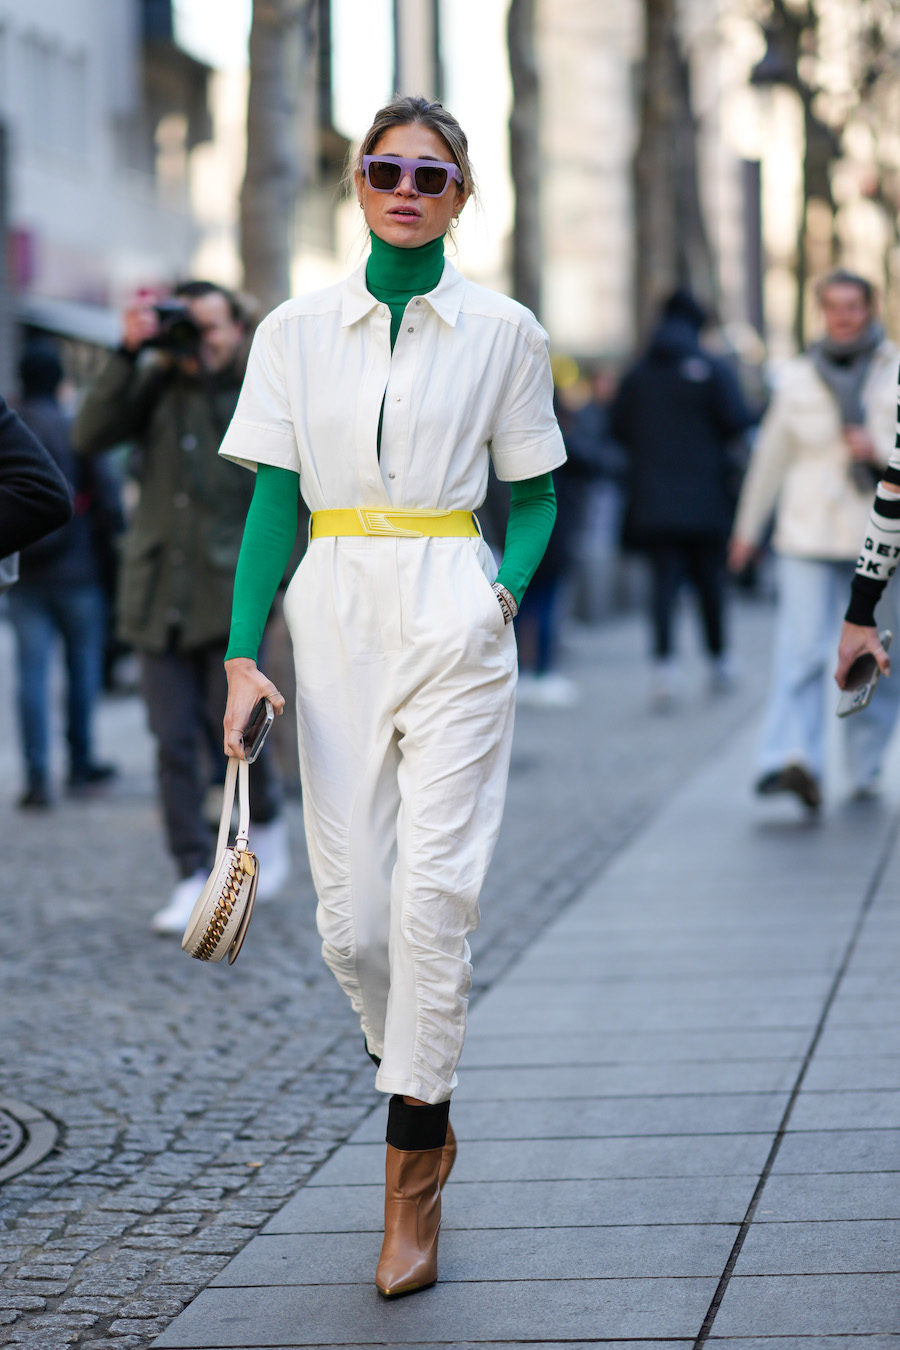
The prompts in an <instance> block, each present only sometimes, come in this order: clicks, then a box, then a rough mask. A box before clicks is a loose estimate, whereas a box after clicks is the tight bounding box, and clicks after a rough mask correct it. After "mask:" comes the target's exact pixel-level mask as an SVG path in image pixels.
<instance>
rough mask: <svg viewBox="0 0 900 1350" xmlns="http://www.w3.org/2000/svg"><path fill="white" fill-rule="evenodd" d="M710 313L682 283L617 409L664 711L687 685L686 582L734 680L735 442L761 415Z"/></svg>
mask: <svg viewBox="0 0 900 1350" xmlns="http://www.w3.org/2000/svg"><path fill="white" fill-rule="evenodd" d="M706 321H707V316H706V312H705V310H704V309H703V308H702V306H701V305H700V304H699V303H698V302H697V301H696V300H695V299H694V297H693V296H692V295H690V294H689V293H688V292H687V291H683V290H678V291H675V292H674V294H673V295H671V296H670V298H669V299H668V301H667V302H666V304H665V305H664V307H663V311H662V317H661V320H660V322H659V324H658V326H657V328H656V329H655V331H654V333H653V335H652V337H651V339H650V344H649V347H648V350H647V352H646V355H645V356H643V357H642V358H641V359H640V360H639V361H638V362H637V364H636V365H635V366H634V367H633V368H632V369H631V370H630V371H629V372H628V373H627V374H626V375H625V377H624V378H623V380H622V383H621V386H620V388H619V392H618V394H617V395H616V398H615V401H614V403H613V406H612V412H611V424H612V431H613V435H614V436H615V438H616V440H618V441H620V442H621V443H622V445H624V447H625V449H626V450H627V452H628V455H629V473H628V507H627V515H626V522H625V529H626V536H627V541H628V542H629V543H630V544H631V545H632V547H634V548H636V549H637V550H638V551H640V552H642V553H644V554H645V556H646V557H647V559H648V561H649V564H650V570H651V611H650V613H651V623H652V635H653V656H654V681H653V690H652V700H653V705H654V707H656V708H657V709H659V710H663V709H666V708H668V707H670V706H671V705H672V703H673V702H674V700H675V697H676V695H677V691H678V667H677V661H676V656H675V638H674V614H675V605H676V601H677V599H678V595H679V592H680V591H681V589H682V586H683V585H684V583H685V582H688V583H689V584H690V585H691V587H692V588H693V590H694V592H695V594H696V597H697V600H698V602H699V606H700V614H701V617H702V621H703V633H704V638H705V642H706V650H707V653H708V656H709V662H710V684H711V687H712V689H713V690H718V691H725V690H727V689H729V688H730V687H731V685H732V683H733V679H734V670H733V666H732V662H731V657H730V654H729V651H728V632H727V627H726V622H725V581H726V566H725V548H726V541H727V539H728V534H729V531H730V529H731V522H732V517H733V512H734V497H733V494H732V491H731V490H730V484H731V462H732V461H731V447H732V443H733V441H734V439H735V438H736V437H738V436H740V434H741V433H742V432H744V431H746V430H747V428H748V427H750V426H751V425H752V423H753V420H754V419H753V416H752V414H751V412H750V409H749V408H748V407H747V404H746V402H745V400H744V397H743V394H742V393H741V389H740V386H739V384H738V381H737V379H736V378H735V376H734V374H733V373H732V372H731V370H730V369H729V367H728V365H727V364H726V363H725V362H724V361H723V360H722V359H720V358H718V357H714V356H712V355H710V353H709V352H707V351H705V350H704V348H703V347H702V345H701V342H700V334H701V331H702V329H703V327H704V326H705V324H706Z"/></svg>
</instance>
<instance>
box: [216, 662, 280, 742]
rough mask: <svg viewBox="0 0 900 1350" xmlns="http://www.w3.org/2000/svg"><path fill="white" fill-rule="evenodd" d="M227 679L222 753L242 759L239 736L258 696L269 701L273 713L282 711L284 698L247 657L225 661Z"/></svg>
mask: <svg viewBox="0 0 900 1350" xmlns="http://www.w3.org/2000/svg"><path fill="white" fill-rule="evenodd" d="M225 675H226V678H227V680H228V702H227V704H226V706H225V718H224V728H225V753H226V755H229V756H230V757H231V758H232V759H243V758H244V748H243V746H242V744H241V735H242V733H243V730H244V727H245V726H246V725H247V723H248V722H249V721H250V714H251V713H252V711H253V709H254V707H255V706H256V704H257V703H258V702H259V700H260V699H261V698H267V699H269V701H270V702H271V704H272V708H273V711H274V712H275V714H276V716H278V717H280V716H281V714H282V713H283V712H284V697H283V695H281V694H280V693H279V692H278V690H277V689H276V688H275V685H274V684H273V683H272V681H271V680H270V679H268V678H267V677H266V676H265V675H264V674H263V673H262V671H261V670H260V669H259V667H258V666H257V664H256V662H255V661H252V660H251V659H250V657H249V656H235V657H232V659H231V660H230V661H226V662H225Z"/></svg>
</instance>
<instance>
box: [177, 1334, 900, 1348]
mask: <svg viewBox="0 0 900 1350" xmlns="http://www.w3.org/2000/svg"><path fill="white" fill-rule="evenodd" d="M438 1334H440V1333H438ZM307 1344H308V1342H307ZM378 1344H380V1345H382V1346H383V1345H384V1344H385V1342H383V1341H382V1342H379V1343H378ZM412 1344H414V1345H419V1346H422V1347H423V1350H424V1347H426V1346H432V1345H433V1346H442V1347H443V1350H447V1341H446V1339H444V1340H430V1341H422V1340H419V1341H414V1342H412ZM484 1344H485V1342H484V1341H454V1342H453V1350H482V1347H483V1346H484ZM523 1344H525V1342H523V1341H516V1342H515V1343H513V1342H512V1341H491V1342H490V1345H491V1350H522V1346H523ZM530 1344H534V1342H530ZM693 1344H694V1337H693V1336H685V1337H682V1338H681V1339H680V1340H675V1341H672V1340H664V1341H661V1340H657V1339H656V1338H655V1337H654V1339H653V1340H652V1341H634V1340H627V1341H619V1340H615V1341H610V1340H606V1339H604V1340H600V1341H598V1340H597V1338H596V1337H592V1338H591V1339H590V1340H589V1341H582V1340H573V1341H565V1342H562V1341H541V1342H540V1345H541V1350H597V1346H598V1345H599V1346H601V1347H602V1350H691V1347H692V1346H693ZM174 1350H188V1348H187V1347H184V1346H182V1347H178V1346H176V1347H174ZM241 1350H267V1348H266V1347H264V1346H260V1345H254V1346H242V1347H241ZM283 1350H304V1347H303V1345H302V1344H301V1343H300V1342H299V1341H293V1342H292V1343H291V1344H290V1345H288V1346H285V1347H283ZM340 1350H378V1346H377V1345H376V1344H374V1343H372V1344H369V1345H367V1346H365V1347H363V1346H362V1345H360V1344H359V1342H357V1343H356V1344H355V1345H347V1344H344V1345H342V1346H341V1347H340ZM780 1350H784V1342H782V1344H781V1347H780ZM804 1350H805V1348H804ZM866 1350H881V1345H880V1343H879V1342H874V1343H872V1342H867V1346H866ZM892 1350H896V1345H895V1346H894V1347H892Z"/></svg>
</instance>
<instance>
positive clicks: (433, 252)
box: [366, 234, 444, 304]
mask: <svg viewBox="0 0 900 1350" xmlns="http://www.w3.org/2000/svg"><path fill="white" fill-rule="evenodd" d="M371 243H372V253H371V256H370V258H369V261H368V263H367V264H366V285H367V286H368V288H369V290H370V291H371V292H372V294H373V295H374V296H375V298H376V299H377V300H382V301H384V303H385V304H389V303H390V302H391V301H392V300H396V301H398V302H399V300H400V298H401V296H405V297H406V298H405V300H404V304H407V303H408V302H409V301H410V300H411V299H412V298H413V296H414V295H427V294H428V292H429V291H433V290H434V288H435V286H436V285H437V284H438V282H439V281H440V279H441V273H442V272H443V270H444V239H443V236H442V235H439V236H438V238H437V239H432V240H431V241H430V242H429V243H427V244H422V246H421V247H420V248H397V246H396V244H387V243H385V241H384V240H383V239H379V238H378V235H377V234H373V235H372V236H371Z"/></svg>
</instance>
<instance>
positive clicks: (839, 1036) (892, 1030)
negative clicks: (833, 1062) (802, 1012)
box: [816, 1021, 898, 1059]
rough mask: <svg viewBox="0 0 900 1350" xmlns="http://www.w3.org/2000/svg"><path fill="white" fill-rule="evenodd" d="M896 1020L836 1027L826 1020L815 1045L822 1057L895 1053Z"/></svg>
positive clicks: (817, 1052)
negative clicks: (871, 1024) (876, 1025)
mask: <svg viewBox="0 0 900 1350" xmlns="http://www.w3.org/2000/svg"><path fill="white" fill-rule="evenodd" d="M897 1040H898V1030H897V1023H896V1022H888V1023H887V1024H886V1025H884V1026H881V1027H837V1026H834V1024H833V1023H832V1022H830V1021H829V1022H826V1023H825V1027H824V1029H823V1031H822V1035H821V1037H820V1038H819V1042H818V1045H817V1047H816V1055H817V1056H819V1055H821V1056H822V1057H823V1058H824V1059H830V1058H845V1057H848V1056H852V1057H856V1056H860V1057H862V1056H867V1055H894V1054H896V1053H897Z"/></svg>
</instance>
